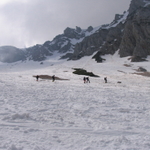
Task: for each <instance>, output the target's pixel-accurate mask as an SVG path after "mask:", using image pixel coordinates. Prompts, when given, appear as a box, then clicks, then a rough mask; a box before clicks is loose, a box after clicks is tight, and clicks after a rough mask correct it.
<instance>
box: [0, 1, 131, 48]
mask: <svg viewBox="0 0 150 150" xmlns="http://www.w3.org/2000/svg"><path fill="white" fill-rule="evenodd" d="M130 2H131V0H0V46H4V45H11V46H15V47H18V48H23V47H29V46H33V45H35V44H43V43H44V42H45V41H48V40H50V41H51V40H52V39H53V38H54V37H55V36H56V35H58V34H62V33H63V31H64V29H65V28H66V27H70V28H76V26H78V27H81V28H82V29H86V28H87V27H89V26H93V27H97V26H100V25H103V24H106V23H110V22H111V21H113V19H114V16H115V14H117V13H119V14H122V13H123V12H124V11H126V10H128V8H129V5H130Z"/></svg>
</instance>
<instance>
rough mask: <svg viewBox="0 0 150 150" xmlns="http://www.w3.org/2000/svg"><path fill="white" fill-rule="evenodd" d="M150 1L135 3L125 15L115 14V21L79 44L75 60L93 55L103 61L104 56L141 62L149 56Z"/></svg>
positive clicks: (138, 0)
mask: <svg viewBox="0 0 150 150" xmlns="http://www.w3.org/2000/svg"><path fill="white" fill-rule="evenodd" d="M149 14H150V1H149V0H147V1H146V0H145V1H144V0H132V1H131V4H130V8H129V10H128V11H127V12H125V13H124V14H123V15H116V16H115V19H114V21H113V22H112V23H111V24H109V25H105V26H102V27H101V28H100V29H99V30H97V32H96V33H94V34H92V35H91V36H89V37H86V38H85V39H84V40H83V41H82V42H80V43H78V44H76V46H75V50H74V54H73V56H72V59H79V58H81V57H83V56H85V55H91V54H93V53H94V52H96V51H98V52H97V53H96V55H95V56H94V57H93V58H95V59H96V60H97V61H98V62H102V61H103V59H102V58H101V56H102V55H105V54H114V53H115V52H116V51H117V50H119V54H120V57H126V56H132V57H131V61H142V60H144V58H146V57H147V56H148V55H150V15H149Z"/></svg>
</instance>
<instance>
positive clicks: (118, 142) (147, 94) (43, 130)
mask: <svg viewBox="0 0 150 150" xmlns="http://www.w3.org/2000/svg"><path fill="white" fill-rule="evenodd" d="M86 63H88V61H87V62H86ZM79 64H80V65H83V66H84V67H86V64H82V63H79ZM79 64H78V66H79ZM89 64H90V63H88V65H89ZM97 65H98V64H97ZM104 65H107V64H105V63H104ZM62 66H63V67H62ZM64 66H65V67H64ZM70 66H71V64H70ZM70 66H69V65H68V66H67V65H64V64H59V65H57V66H55V65H54V66H50V67H48V68H46V69H45V70H44V69H43V70H40V69H39V70H38V69H37V70H29V71H21V72H19V71H18V72H15V71H12V70H11V69H10V72H8V71H7V72H6V71H3V72H1V73H0V89H1V95H0V108H1V109H0V149H2V150H66V149H67V150H114V149H115V150H149V149H150V142H149V141H150V105H149V102H150V80H149V78H148V77H143V76H138V75H133V74H128V73H127V74H123V73H121V72H118V74H116V75H115V73H113V71H110V73H109V74H108V70H105V69H104V68H101V71H102V70H103V74H101V75H102V77H100V78H90V80H91V83H90V84H84V83H83V81H82V78H83V76H77V75H73V74H72V73H71V71H70V70H71V69H70ZM93 66H94V65H93V64H91V70H92V71H93V70H94V71H97V70H96V68H94V67H93ZM115 66H116V64H115ZM115 66H114V67H115ZM112 67H113V66H112ZM5 69H6V68H5ZM66 70H69V71H66ZM40 71H41V72H42V73H43V72H44V74H48V73H50V74H56V75H58V76H60V75H61V76H63V77H64V78H69V77H70V78H69V79H70V80H69V81H56V82H52V81H51V80H41V79H40V80H39V81H38V82H37V81H36V80H35V78H33V77H32V76H33V75H36V74H38V73H39V72H40ZM42 73H41V74H42ZM97 73H98V71H97ZM105 75H107V76H108V83H107V84H105V83H104V81H103V76H105ZM117 81H122V83H121V84H119V83H117Z"/></svg>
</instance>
